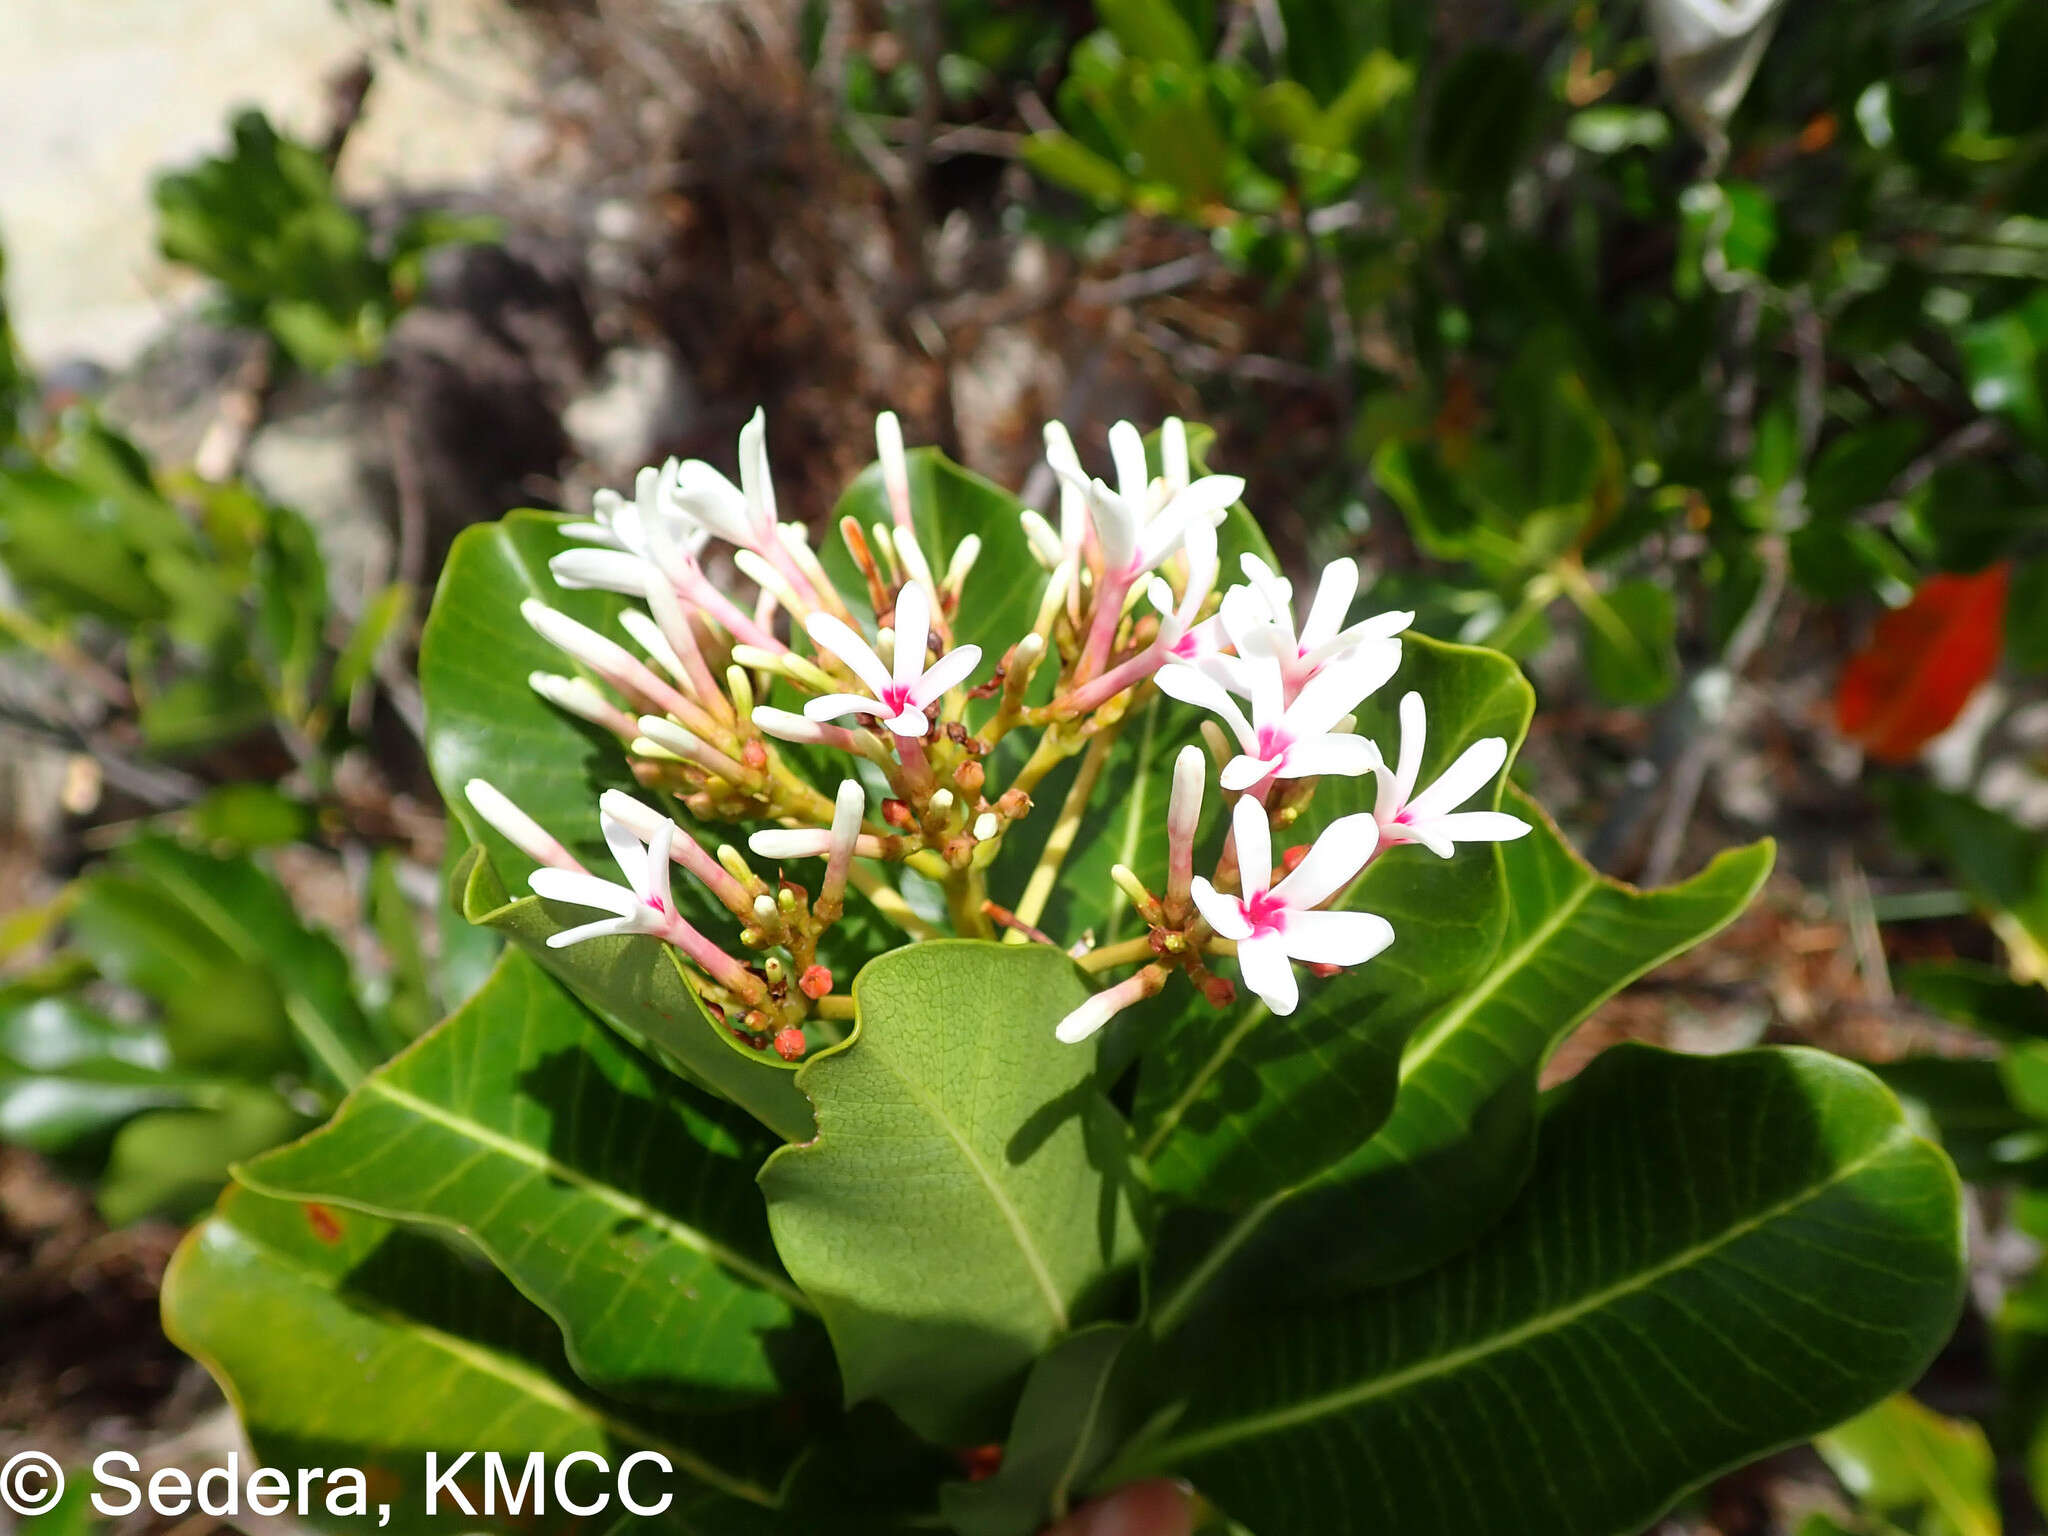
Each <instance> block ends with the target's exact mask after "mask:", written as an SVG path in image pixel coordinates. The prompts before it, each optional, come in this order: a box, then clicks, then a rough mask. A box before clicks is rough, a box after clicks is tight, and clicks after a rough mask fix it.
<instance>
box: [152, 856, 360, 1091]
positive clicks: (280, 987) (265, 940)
mask: <svg viewBox="0 0 2048 1536" xmlns="http://www.w3.org/2000/svg"><path fill="white" fill-rule="evenodd" d="M121 863H122V865H124V866H125V867H127V868H128V869H131V870H133V871H135V872H136V873H138V874H140V875H142V876H143V877H145V878H146V879H147V880H148V881H149V882H150V883H151V884H152V885H153V886H154V887H155V889H156V890H157V891H158V892H160V893H161V898H162V899H163V900H166V901H170V902H174V903H176V904H177V905H178V907H179V908H180V909H182V910H183V911H184V912H186V913H188V914H189V915H190V916H191V918H192V919H193V920H194V921H196V922H197V923H199V924H200V925H202V926H203V927H204V928H205V929H206V931H207V932H208V933H209V934H210V935H211V936H212V937H213V938H214V939H216V940H217V941H218V942H219V943H220V945H221V947H222V948H223V949H225V950H226V951H227V953H229V954H230V955H232V956H233V957H234V958H235V960H236V961H238V962H239V963H241V964H242V965H245V966H248V967H250V968H251V969H254V970H260V971H262V972H263V973H264V974H265V975H266V976H268V977H269V978H270V979H271V981H272V982H273V984H274V985H275V986H276V988H277V992H278V996H279V998H280V999H281V1001H282V1003H283V1006H284V1013H285V1017H286V1019H287V1020H288V1021H289V1022H290V1025H291V1029H292V1033H293V1035H294V1036H295V1037H296V1038H297V1040H298V1043H299V1045H300V1047H301V1049H303V1051H304V1052H305V1055H306V1059H307V1061H308V1062H309V1063H311V1064H312V1065H313V1066H314V1067H315V1069H316V1071H317V1072H318V1073H319V1074H320V1075H321V1076H323V1077H325V1078H326V1079H328V1080H330V1081H332V1082H334V1083H336V1084H338V1085H340V1086H342V1087H348V1086H351V1085H353V1084H354V1083H356V1082H358V1081H359V1080H360V1079H361V1078H362V1075H363V1073H365V1072H366V1071H368V1070H369V1069H370V1067H372V1066H373V1065H375V1064H376V1062H377V1061H378V1060H380V1059H381V1058H382V1056H383V1051H382V1050H381V1049H380V1048H379V1047H378V1045H377V1043H376V1041H375V1039H374V1038H373V1036H372V1035H371V1032H370V1023H369V1019H368V1018H367V1016H366V1015H365V1014H364V1013H363V1009H362V1004H361V1003H360V1002H359V1001H358V1000H357V998H356V995H355V990H354V980H353V977H352V974H351V972H350V970H349V963H348V957H347V956H346V955H344V954H343V953H342V951H341V947H340V945H338V944H336V943H335V942H334V940H333V939H332V938H330V937H329V936H328V935H327V934H325V933H322V932H320V931H318V930H317V929H313V928H309V927H308V926H306V924H305V923H303V922H302V921H300V919H299V916H298V913H297V910H296V909H295V908H294V907H293V905H292V902H291V898H290V897H289V896H288V895H287V894H286V893H285V890H284V888H283V887H282V886H281V885H279V884H278V883H277V881H276V880H275V879H274V878H273V877H271V876H270V875H269V874H267V873H266V872H265V871H264V870H262V869H260V868H259V867H258V866H257V865H256V864H255V863H254V862H253V861H252V860H250V859H247V858H226V859H223V858H216V857H214V856H213V855H211V854H205V853H198V852H195V851H194V850H192V849H190V848H185V847H182V846H181V845H179V844H178V843H175V842H173V841H171V840H170V839H169V838H160V837H145V838H137V839H136V840H135V841H134V842H132V843H129V844H128V845H127V846H125V847H124V848H123V849H122V850H121Z"/></svg>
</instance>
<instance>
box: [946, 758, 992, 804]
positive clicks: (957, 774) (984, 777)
mask: <svg viewBox="0 0 2048 1536" xmlns="http://www.w3.org/2000/svg"><path fill="white" fill-rule="evenodd" d="M953 782H954V783H955V784H957V785H959V786H960V792H961V793H962V794H963V795H978V794H980V793H981V786H982V785H983V784H985V783H986V782H988V771H987V770H986V769H984V768H983V767H982V766H981V764H980V763H978V762H976V761H975V760H974V759H973V758H971V757H970V758H969V759H967V761H966V762H964V763H962V764H961V765H960V766H959V767H958V768H955V769H954V770H953Z"/></svg>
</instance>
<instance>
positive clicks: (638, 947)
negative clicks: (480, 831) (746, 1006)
mask: <svg viewBox="0 0 2048 1536" xmlns="http://www.w3.org/2000/svg"><path fill="white" fill-rule="evenodd" d="M454 881H455V892H454V895H455V898H456V901H457V904H458V907H459V910H460V911H461V913H462V915H463V916H464V917H465V918H467V919H468V920H469V921H470V922H472V923H476V924H479V925H481V926H483V927H487V928H491V929H494V930H496V931H497V932H499V933H502V934H504V935H505V936H506V937H507V938H508V939H510V940H511V941H512V942H513V943H514V944H516V945H517V946H518V947H519V948H520V949H522V950H524V951H525V952H526V953H527V954H528V955H530V956H532V958H533V959H535V960H537V961H539V962H540V964H541V965H542V966H544V967H545V968H546V969H547V970H548V972H549V973H550V974H551V975H553V976H555V977H557V978H559V979H560V980H562V981H564V982H566V983H567V984H568V985H569V986H570V987H571V988H573V989H574V990H575V992H576V994H577V995H578V996H579V997H581V998H582V999H583V1000H584V1001H585V1002H586V1003H588V1004H589V1005H590V1007H591V1008H593V1009H595V1010H596V1011H597V1013H598V1016H599V1017H601V1018H603V1019H604V1020H606V1021H607V1022H608V1023H611V1024H614V1025H616V1026H618V1027H620V1028H622V1029H624V1030H625V1031H626V1032H627V1033H628V1034H629V1035H630V1036H631V1037H632V1038H634V1039H636V1040H641V1041H646V1042H648V1043H650V1044H652V1045H653V1046H655V1047H657V1048H658V1049H659V1050H660V1052H661V1054H662V1056H663V1058H664V1059H665V1060H666V1061H667V1062H668V1063H669V1064H670V1065H671V1066H672V1067H674V1068H676V1069H677V1070H678V1071H680V1072H682V1073H683V1074H684V1075H685V1076H686V1077H688V1078H690V1079H691V1080H692V1081H694V1082H696V1083H698V1084H700V1085H701V1086H703V1087H706V1088H709V1089H710V1090H711V1091H712V1092H714V1093H718V1094H721V1095H723V1096H724V1097H726V1098H729V1099H731V1100H732V1101H733V1102H734V1103H735V1104H737V1105H739V1106H740V1107H741V1108H742V1109H744V1110H746V1111H747V1112H748V1113H749V1114H751V1115H753V1116H754V1118H755V1119H757V1120H759V1121H760V1122H761V1123H762V1124H763V1125H765V1126H767V1127H768V1128H769V1129H770V1130H772V1131H774V1132H775V1133H776V1134H777V1135H778V1136H781V1137H782V1138H784V1139H785V1140H789V1141H801V1140H803V1139H805V1138H806V1137H808V1136H809V1135H810V1134H811V1111H810V1106H809V1105H808V1104H807V1103H805V1102H804V1096H803V1095H802V1094H801V1093H799V1092H798V1091H797V1088H796V1081H795V1077H796V1073H795V1069H794V1068H793V1067H792V1066H790V1065H789V1064H788V1063H787V1062H784V1061H783V1060H782V1059H781V1058H780V1057H779V1056H777V1055H775V1054H774V1053H773V1052H772V1051H757V1050H753V1049H751V1048H749V1047H747V1046H744V1045H742V1044H740V1043H739V1041H737V1040H736V1039H734V1038H733V1036H732V1034H731V1033H730V1032H729V1031H727V1030H725V1029H721V1028H720V1027H719V1026H718V1024H717V1023H716V1022H715V1021H714V1020H713V1019H712V1017H711V1015H710V1014H709V1013H707V1012H706V1011H705V1008H704V1004H703V1002H702V1000H700V999H699V998H698V996H697V992H696V989H695V988H694V987H692V986H691V985H690V983H689V982H688V981H687V980H686V979H685V977H684V973H683V964H684V961H683V958H682V956H681V955H680V953H679V952H678V951H677V950H676V949H675V948H674V947H673V946H671V945H668V944H664V943H662V942H661V941H660V940H658V939H652V938H646V937H642V936H638V935H635V936H632V937H627V938H614V939H591V940H589V941H587V942H585V943H581V944H572V945H569V946H567V947H565V948H562V949H551V948H549V947H548V942H547V941H548V938H549V936H550V935H552V934H556V933H559V932H561V931H562V930H563V929H565V928H569V927H572V926H574V925H575V924H576V923H579V922H582V921H583V920H584V918H583V916H582V915H580V913H581V909H577V908H564V907H561V906H555V907H552V908H551V907H550V905H549V904H548V903H547V902H544V901H542V900H541V899H540V898H539V897H537V896H525V897H521V898H519V899H518V900H514V899H513V898H512V896H511V895H510V894H509V893H508V892H507V891H506V889H505V887H504V884H503V882H502V881H500V880H499V878H498V875H497V871H496V869H495V867H494V866H493V865H492V863H491V861H490V859H489V857H488V856H487V855H486V854H485V853H484V852H483V851H482V850H481V849H471V850H470V852H469V854H467V855H465V857H464V860H463V862H462V863H460V864H458V865H457V866H456V868H455V871H454ZM677 883H678V885H680V884H681V882H680V881H679V882H677Z"/></svg>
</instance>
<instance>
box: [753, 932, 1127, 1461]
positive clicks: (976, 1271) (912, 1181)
mask: <svg viewBox="0 0 2048 1536" xmlns="http://www.w3.org/2000/svg"><path fill="white" fill-rule="evenodd" d="M1087 995H1088V989H1087V987H1086V985H1085V984H1084V983H1083V980H1082V978H1081V974H1080V972H1079V971H1078V970H1077V969H1076V968H1075V967H1074V965H1073V963H1072V962H1071V961H1069V960H1068V959H1067V958H1066V957H1065V956H1064V955H1062V954H1060V953H1059V952H1058V951H1056V950H1052V949H1048V948H1045V947H1043V946H1038V945H1030V946H1019V945H1002V944H990V943H981V942H975V941H971V940H939V941H936V942H932V943H926V944H917V945H913V946H911V947H910V948H907V949H901V950H898V951H896V952H895V953H894V954H891V955H885V956H883V957H882V958H881V959H879V960H876V961H874V962H873V963H872V964H870V965H869V966H868V967H867V968H866V969H865V970H863V971H862V972H861V973H860V975H859V976H858V977H857V978H855V980H854V984H853V997H854V1005H855V1008H856V1011H857V1018H858V1022H857V1024H856V1027H855V1030H854V1033H853V1035H852V1036H851V1037H850V1038H849V1039H848V1040H847V1042H846V1043H845V1044H844V1045H843V1046H840V1047H838V1048H836V1049H834V1050H830V1051H827V1052H824V1053H823V1054H821V1055H819V1056H817V1057H816V1058H815V1059H813V1060H812V1061H810V1062H809V1063H807V1064H806V1065H805V1067H804V1068H803V1070H802V1071H801V1072H800V1073H799V1074H798V1077H797V1083H798V1085H799V1086H800V1087H801V1088H802V1089H803V1090H804V1092H805V1093H807V1094H808V1095H809V1096H810V1098H811V1101H812V1103H813V1105H814V1106H815V1107H816V1110H817V1119H818V1132H817V1137H816V1139H815V1140H813V1141H811V1142H808V1143H806V1144H804V1145H802V1146H794V1147H785V1148H784V1149H783V1150H781V1151H779V1152H777V1153H776V1154H775V1155H774V1156H773V1157H771V1158H770V1159H769V1160H768V1164H767V1166H766V1167H765V1168H763V1169H762V1170H761V1188H762V1190H763V1191H764V1193H765V1194H766V1195H767V1197H768V1216H769V1223H770V1226H771V1227H772V1229H773V1230H774V1233H775V1243H776V1247H777V1248H778V1249H779V1250H780V1251H781V1254H782V1259H783V1262H784V1263H785V1264H786V1265H787V1266H788V1267H789V1272H790V1274H791V1275H793V1276H795V1278H796V1280H797V1283H798V1284H800V1285H801V1286H802V1287H803V1289H804V1292H805V1294H806V1295H808V1296H809V1297H810V1298H811V1299H812V1300H813V1301H814V1302H815V1303H816V1304H817V1306H818V1310H819V1312H820V1313H821V1314H822V1315H823V1317H824V1319H825V1326H826V1328H827V1329H828V1330H829V1331H830V1333H831V1335H832V1342H833V1346H834V1348H835V1349H836V1351H837V1353H838V1357H839V1364H840V1370H841V1373H842V1375H843V1376H844V1378H845V1381H846V1393H847V1398H848V1400H849V1401H851V1402H858V1401H860V1400H861V1399H863V1398H868V1397H879V1398H881V1399H882V1400H883V1401H884V1402H886V1403H887V1404H888V1405H889V1406H890V1407H892V1408H894V1409H895V1410H896V1412H897V1413H898V1414H899V1415H901V1416H902V1418H903V1419H904V1421H905V1422H906V1423H908V1424H909V1425H910V1426H911V1427H912V1428H913V1429H915V1430H916V1431H917V1432H918V1433H919V1434H921V1435H923V1436H925V1437H926V1438H927V1439H930V1440H933V1441H936V1442H937V1443H939V1444H942V1445H959V1444H972V1443H978V1442H981V1441H986V1440H988V1439H989V1438H991V1437H992V1433H993V1432H994V1431H996V1430H998V1429H999V1428H1000V1425H1001V1423H1002V1422H1003V1416H1004V1414H1005V1412H1006V1408H1007V1403H1008V1399H1009V1393H1010V1392H1011V1391H1012V1390H1013V1389H1014V1387H1015V1385H1016V1382H1017V1379H1018V1378H1019V1377H1021V1375H1022V1374H1023V1372H1024V1370H1025V1368H1026V1367H1027V1366H1028V1365H1029V1364H1030V1362H1031V1360H1032V1359H1033V1358H1034V1357H1035V1356H1036V1355H1037V1354H1038V1353H1039V1352H1040V1351H1041V1350H1043V1349H1044V1348H1045V1347H1046V1346H1047V1345H1049V1344H1051V1343H1053V1342H1054V1341H1055V1340H1057V1339H1059V1338H1060V1337H1062V1336H1063V1335H1065V1334H1066V1333H1067V1332H1068V1331H1069V1330H1071V1329H1072V1328H1073V1327H1074V1326H1075V1325H1076V1324H1077V1323H1079V1322H1083V1321H1086V1320H1087V1319H1088V1314H1089V1313H1090V1312H1091V1311H1092V1310H1093V1309H1094V1308H1096V1307H1099V1306H1101V1305H1103V1304H1105V1302H1106V1300H1107V1298H1106V1296H1105V1294H1104V1292H1105V1290H1106V1288H1107V1287H1108V1285H1109V1284H1110V1283H1111V1282H1112V1281H1113V1279H1114V1275H1115V1272H1116V1271H1117V1270H1118V1269H1119V1268H1120V1267H1121V1266H1123V1265H1124V1264H1125V1263H1126V1262H1127V1261H1128V1260H1129V1258H1130V1257H1131V1247H1132V1244H1133V1242H1134V1227H1133V1222H1132V1217H1131V1212H1130V1209H1129V1205H1128V1195H1129V1191H1128V1187H1127V1186H1128V1174H1127V1160H1128V1154H1127V1152H1126V1150H1125V1146H1124V1135H1123V1131H1122V1126H1121V1123H1120V1122H1118V1121H1117V1119H1116V1116H1115V1114H1114V1113H1113V1112H1112V1111H1111V1110H1110V1109H1109V1106H1108V1104H1107V1102H1106V1101H1105V1100H1104V1099H1103V1098H1102V1096H1101V1093H1100V1091H1099V1090H1098V1088H1097V1086H1096V1084H1095V1080H1094V1072H1095V1049H1094V1047H1093V1046H1092V1045H1091V1046H1069V1045H1062V1044H1060V1043H1059V1041H1058V1040H1056V1039H1055V1038H1054V1036H1053V1029H1054V1026H1055V1025H1057V1024H1058V1022H1059V1021H1060V1019H1061V1018H1063V1017H1064V1016H1065V1015H1066V1014H1067V1013H1069V1012H1070V1011H1072V1009H1073V1008H1074V1007H1076V1006H1077V1005H1078V1004H1079V1003H1080V1002H1081V1001H1082V1000H1083V999H1084V998H1085V997H1086V996H1087Z"/></svg>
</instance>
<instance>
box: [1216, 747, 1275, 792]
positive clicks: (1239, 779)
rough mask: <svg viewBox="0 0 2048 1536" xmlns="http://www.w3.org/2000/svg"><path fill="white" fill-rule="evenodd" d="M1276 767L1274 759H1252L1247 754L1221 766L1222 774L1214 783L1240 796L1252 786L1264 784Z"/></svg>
mask: <svg viewBox="0 0 2048 1536" xmlns="http://www.w3.org/2000/svg"><path fill="white" fill-rule="evenodd" d="M1277 766H1278V762H1277V760H1275V759H1268V758H1263V757H1253V756H1251V755H1250V754H1249V753H1246V754H1244V755H1243V756H1240V757H1233V758H1232V759H1231V760H1230V761H1229V762H1227V763H1225V764H1224V765H1223V772H1221V773H1220V774H1218V775H1217V776H1216V782H1217V783H1219V784H1221V785H1222V786H1223V787H1224V788H1225V789H1227V790H1229V791H1230V792H1231V793H1232V794H1234V795H1241V794H1243V793H1244V792H1245V791H1246V790H1248V789H1250V788H1251V787H1252V786H1253V785H1254V784H1260V783H1263V782H1265V780H1266V779H1268V778H1269V777H1271V776H1272V773H1273V770H1274V768H1275V767H1277Z"/></svg>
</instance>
